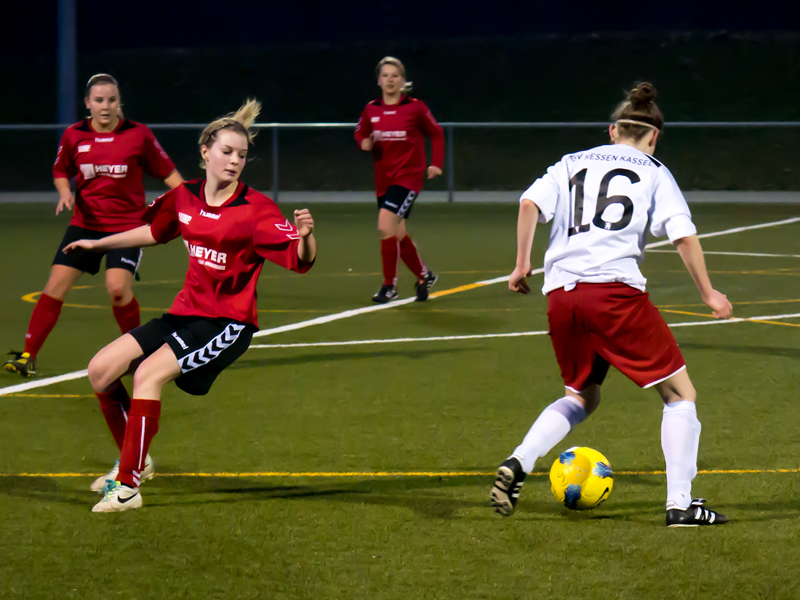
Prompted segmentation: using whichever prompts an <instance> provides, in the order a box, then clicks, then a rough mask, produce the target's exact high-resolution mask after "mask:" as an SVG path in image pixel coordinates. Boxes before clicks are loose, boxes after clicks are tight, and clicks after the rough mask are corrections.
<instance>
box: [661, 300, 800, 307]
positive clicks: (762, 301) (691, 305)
mask: <svg viewBox="0 0 800 600" xmlns="http://www.w3.org/2000/svg"><path fill="white" fill-rule="evenodd" d="M790 302H800V298H795V299H791V300H751V301H750V302H739V301H737V302H736V304H735V306H741V305H743V304H786V303H790ZM693 306H705V304H659V305H658V306H657V307H656V308H658V309H659V310H662V309H664V308H686V307H693Z"/></svg>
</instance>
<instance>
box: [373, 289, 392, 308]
mask: <svg viewBox="0 0 800 600" xmlns="http://www.w3.org/2000/svg"><path fill="white" fill-rule="evenodd" d="M392 300H397V288H396V287H395V286H393V285H383V286H382V287H381V289H379V290H378V291H377V292H376V293H375V295H374V296H373V297H372V301H373V302H377V303H378V304H386V303H387V302H391V301H392Z"/></svg>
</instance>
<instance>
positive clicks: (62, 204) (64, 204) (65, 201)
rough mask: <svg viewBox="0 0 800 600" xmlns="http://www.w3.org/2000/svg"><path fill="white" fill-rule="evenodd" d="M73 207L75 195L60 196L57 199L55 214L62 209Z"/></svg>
mask: <svg viewBox="0 0 800 600" xmlns="http://www.w3.org/2000/svg"><path fill="white" fill-rule="evenodd" d="M73 208H75V196H74V195H72V194H70V195H69V196H61V197H60V198H59V199H58V206H56V214H58V213H60V212H61V211H62V210H72V209H73Z"/></svg>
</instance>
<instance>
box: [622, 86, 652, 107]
mask: <svg viewBox="0 0 800 600" xmlns="http://www.w3.org/2000/svg"><path fill="white" fill-rule="evenodd" d="M628 98H630V101H631V105H632V106H633V109H634V110H636V109H637V108H639V107H644V106H647V105H648V104H652V102H653V100H655V99H656V88H655V87H654V86H653V84H652V83H647V82H643V83H640V84H638V85H637V86H636V87H635V88H633V89H632V90H631V91H630V93H629V94H628Z"/></svg>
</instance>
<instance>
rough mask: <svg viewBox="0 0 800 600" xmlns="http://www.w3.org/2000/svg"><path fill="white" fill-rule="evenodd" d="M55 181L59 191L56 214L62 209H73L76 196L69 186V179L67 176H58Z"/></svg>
mask: <svg viewBox="0 0 800 600" xmlns="http://www.w3.org/2000/svg"><path fill="white" fill-rule="evenodd" d="M53 183H54V184H55V186H56V190H57V191H58V206H56V214H59V213H60V212H61V211H62V210H72V209H73V208H74V207H75V196H74V195H73V193H72V189H71V188H70V186H69V179H67V178H66V177H56V178H55V179H53Z"/></svg>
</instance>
